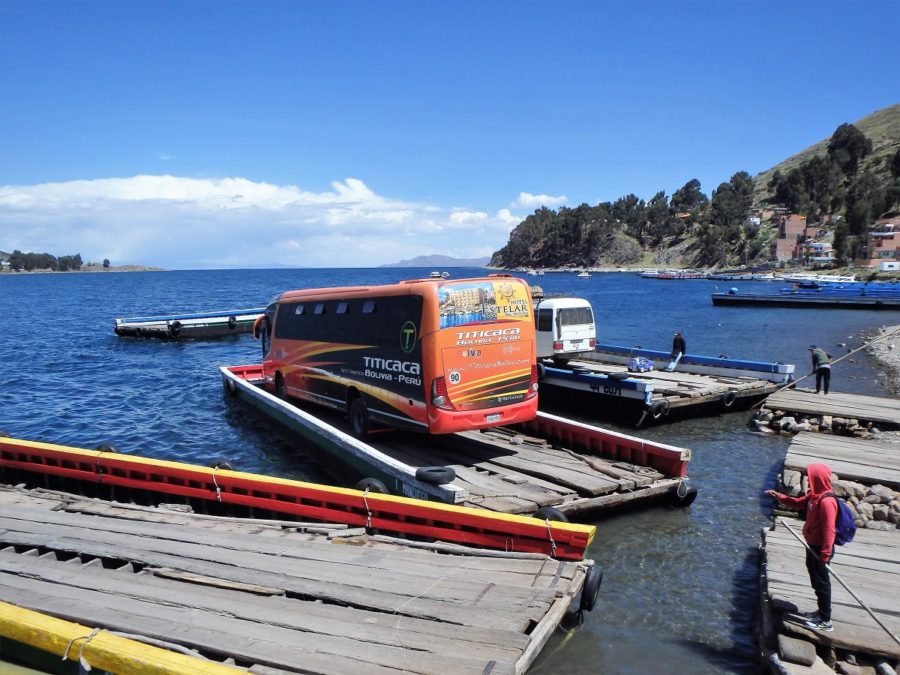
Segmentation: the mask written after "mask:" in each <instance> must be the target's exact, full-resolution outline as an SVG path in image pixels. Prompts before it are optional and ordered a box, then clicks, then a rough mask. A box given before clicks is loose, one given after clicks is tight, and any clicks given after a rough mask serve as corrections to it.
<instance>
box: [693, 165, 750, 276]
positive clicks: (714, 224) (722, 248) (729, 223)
mask: <svg viewBox="0 0 900 675" xmlns="http://www.w3.org/2000/svg"><path fill="white" fill-rule="evenodd" d="M752 205H753V179H752V178H750V174H748V173H747V172H746V171H739V172H738V173H736V174H734V175H733V176H732V177H731V180H730V181H729V182H727V183H722V184H721V185H719V187H718V188H716V191H715V192H713V195H712V199H711V200H710V207H711V210H710V220H709V222H708V223H706V224H705V227H703V228H702V229H701V234H700V244H701V258H702V261H703V262H704V263H705V264H708V265H727V264H728V263H729V260H728V257H729V256H728V254H729V251H730V250H731V249H733V248H734V247H736V246H737V245H738V243H739V242H740V241H741V239H742V238H744V239H748V238H752V236H753V235H755V230H754V231H753V233H752V235H750V236H749V237H748V236H747V235H746V234H745V232H744V230H743V228H744V226H745V223H746V221H747V215H748V214H749V212H750V207H751V206H752Z"/></svg>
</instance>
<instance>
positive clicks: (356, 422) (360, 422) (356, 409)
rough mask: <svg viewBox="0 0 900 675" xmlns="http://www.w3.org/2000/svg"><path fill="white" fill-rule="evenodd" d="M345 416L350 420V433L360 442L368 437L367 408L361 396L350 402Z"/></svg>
mask: <svg viewBox="0 0 900 675" xmlns="http://www.w3.org/2000/svg"><path fill="white" fill-rule="evenodd" d="M347 416H348V417H349V418H350V431H351V433H352V434H353V435H354V436H355V437H356V438H358V439H360V440H363V439H365V438H366V437H367V436H368V435H369V408H368V406H366V402H365V400H363V397H362V396H357V397H356V398H354V399H353V400H352V401H350V406H349V409H348V410H347Z"/></svg>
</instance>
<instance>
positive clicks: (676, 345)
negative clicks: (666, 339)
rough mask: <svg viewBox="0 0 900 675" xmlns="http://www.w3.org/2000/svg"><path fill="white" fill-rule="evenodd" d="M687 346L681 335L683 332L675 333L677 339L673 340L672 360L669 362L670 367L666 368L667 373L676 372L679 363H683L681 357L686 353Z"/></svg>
mask: <svg viewBox="0 0 900 675" xmlns="http://www.w3.org/2000/svg"><path fill="white" fill-rule="evenodd" d="M686 348H687V346H686V345H685V342H684V337H683V336H682V335H681V331H678V330H676V331H675V337H674V338H672V358H671V361H669V365H667V366H666V371H668V372H670V373H671V372H672V371H673V370H675V366H677V365H678V362H679V361H681V357H682V356H684V352H685V349H686Z"/></svg>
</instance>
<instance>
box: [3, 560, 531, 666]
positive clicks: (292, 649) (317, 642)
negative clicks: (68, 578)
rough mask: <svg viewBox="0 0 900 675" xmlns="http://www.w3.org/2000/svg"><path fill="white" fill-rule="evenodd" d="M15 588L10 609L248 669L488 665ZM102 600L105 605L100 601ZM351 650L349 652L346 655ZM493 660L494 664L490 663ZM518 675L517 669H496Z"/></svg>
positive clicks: (43, 588)
mask: <svg viewBox="0 0 900 675" xmlns="http://www.w3.org/2000/svg"><path fill="white" fill-rule="evenodd" d="M14 582H15V585H12V584H10V583H8V582H7V581H6V580H4V579H0V597H2V598H3V599H4V600H6V601H7V602H12V603H13V604H16V605H19V606H21V607H27V608H30V609H38V610H41V611H47V612H49V613H51V614H54V615H56V616H61V617H63V618H66V619H68V620H73V621H78V622H79V623H87V624H89V625H98V624H99V625H104V626H109V627H110V628H111V629H112V630H118V631H126V632H129V631H134V630H135V627H136V626H137V627H139V628H140V631H139V632H140V633H141V634H144V635H149V636H150V637H153V638H156V639H162V640H166V641H169V642H175V643H178V644H193V645H201V646H202V648H204V649H205V650H207V651H211V652H214V653H218V654H220V655H226V654H227V655H233V656H235V657H236V658H239V659H240V660H243V661H249V662H251V663H260V664H263V665H266V666H269V667H274V668H279V667H281V668H291V667H296V665H297V664H301V663H302V664H303V665H304V668H305V669H309V670H313V672H321V673H347V672H353V673H356V672H365V673H373V674H380V673H387V672H389V670H390V669H403V670H412V671H413V672H447V671H448V670H449V671H454V672H457V673H482V672H484V669H485V668H486V667H487V662H486V661H479V660H478V659H477V658H474V659H472V660H469V659H468V658H467V657H466V655H465V654H457V655H456V658H454V659H453V660H452V661H451V660H449V659H447V658H443V657H441V656H439V655H433V654H429V653H426V652H424V651H420V650H412V649H399V648H395V647H388V646H384V645H376V644H373V643H365V642H362V641H356V642H355V643H352V642H351V643H350V644H351V645H354V646H355V647H354V648H351V649H347V647H348V641H347V640H345V639H342V638H339V637H332V636H325V635H321V634H316V635H311V634H308V633H303V632H301V631H292V630H289V629H285V628H282V627H279V626H273V625H271V624H264V625H258V624H254V623H253V622H250V621H244V620H240V619H235V618H233V617H231V616H227V615H225V614H223V613H218V612H204V611H202V610H198V609H196V608H178V609H177V610H173V608H171V607H165V606H160V605H156V604H154V603H151V602H143V601H140V600H135V599H132V598H123V597H115V598H113V597H111V596H108V595H104V594H98V593H97V592H96V591H85V590H82V589H76V588H72V587H68V586H62V587H60V586H59V585H58V584H47V583H44V582H40V581H38V580H34V579H29V578H23V577H15V579H14ZM98 595H99V596H100V597H98ZM345 650H346V651H345ZM491 660H494V659H491ZM497 665H498V666H499V668H500V669H501V671H503V670H505V671H506V672H512V670H513V666H512V664H504V663H502V662H498V664H497Z"/></svg>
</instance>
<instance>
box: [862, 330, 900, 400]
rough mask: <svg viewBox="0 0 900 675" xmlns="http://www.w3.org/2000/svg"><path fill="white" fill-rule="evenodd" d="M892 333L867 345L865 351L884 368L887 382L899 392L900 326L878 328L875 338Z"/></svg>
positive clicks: (892, 388)
mask: <svg viewBox="0 0 900 675" xmlns="http://www.w3.org/2000/svg"><path fill="white" fill-rule="evenodd" d="M887 334H892V337H888V338H884V339H882V340H879V341H878V342H876V343H874V344H871V345H869V347H868V349H866V351H867V352H868V354H870V355H871V356H872V358H873V359H875V361H877V362H878V363H879V364H880V365H881V366H883V367H884V369H885V374H886V375H887V383H888V386H889V388H890V389H891V390H892V391H893V392H894V393H900V326H885V327H883V328H880V329H879V330H878V333H877V334H876V335H875V338H878V337H880V336H883V335H887Z"/></svg>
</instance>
